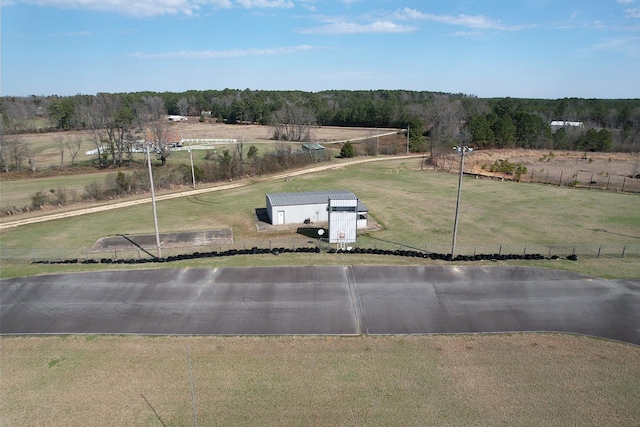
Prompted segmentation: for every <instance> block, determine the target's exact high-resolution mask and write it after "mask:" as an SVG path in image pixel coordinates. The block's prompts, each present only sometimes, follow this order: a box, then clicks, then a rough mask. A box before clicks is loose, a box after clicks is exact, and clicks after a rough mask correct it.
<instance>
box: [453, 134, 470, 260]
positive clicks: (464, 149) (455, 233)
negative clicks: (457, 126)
mask: <svg viewBox="0 0 640 427" xmlns="http://www.w3.org/2000/svg"><path fill="white" fill-rule="evenodd" d="M453 149H454V150H456V152H457V153H458V154H460V179H459V180H458V199H457V201H456V217H455V220H454V221H453V242H452V243H451V260H452V261H453V259H454V258H455V256H456V237H458V216H459V215H460V196H461V194H462V175H463V174H464V153H466V152H472V151H473V148H469V147H466V146H465V147H460V146H457V147H453Z"/></svg>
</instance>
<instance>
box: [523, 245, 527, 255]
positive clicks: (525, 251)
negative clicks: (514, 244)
mask: <svg viewBox="0 0 640 427" xmlns="http://www.w3.org/2000/svg"><path fill="white" fill-rule="evenodd" d="M526 254H527V247H526V246H525V247H524V252H522V255H526Z"/></svg>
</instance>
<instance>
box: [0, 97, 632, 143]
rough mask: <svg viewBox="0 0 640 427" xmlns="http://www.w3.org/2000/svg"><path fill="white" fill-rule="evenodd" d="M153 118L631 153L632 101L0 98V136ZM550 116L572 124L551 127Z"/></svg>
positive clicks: (121, 126) (124, 126)
mask: <svg viewBox="0 0 640 427" xmlns="http://www.w3.org/2000/svg"><path fill="white" fill-rule="evenodd" d="M158 114H171V115H182V116H193V117H200V120H217V121H219V122H224V123H232V124H233V123H258V124H263V125H270V126H273V128H274V132H273V135H274V139H282V140H294V141H302V140H307V139H309V138H310V134H309V129H310V128H312V127H313V126H364V127H372V128H375V127H394V128H403V129H406V128H409V129H410V131H409V133H410V137H411V147H412V149H413V150H414V151H422V150H424V149H430V150H434V149H436V148H438V147H444V146H451V145H455V144H470V145H474V146H477V147H480V148H503V147H504V148H511V147H524V148H545V149H567V150H584V151H627V152H638V151H640V99H580V98H564V99H555V100H548V99H516V98H491V99H484V98H477V97H475V96H472V95H464V94H448V93H437V92H416V91H404V90H372V91H346V90H334V91H323V92H302V91H260V90H250V89H245V90H235V89H224V90H205V91H187V92H183V93H172V92H165V93H157V92H138V93H122V94H98V95H76V96H69V97H60V96H30V97H2V98H0V115H1V118H2V135H3V136H6V135H10V134H16V133H27V132H42V131H54V130H70V129H86V130H93V131H97V130H98V129H97V128H108V127H110V126H111V128H113V129H114V132H116V131H119V132H120V134H121V137H124V135H125V134H126V133H127V132H129V130H130V129H134V128H135V127H136V126H137V127H138V128H139V127H140V126H142V124H145V126H147V128H148V127H149V126H148V123H149V120H148V118H149V116H154V117H157V116H158ZM141 116H144V117H145V119H144V120H141ZM554 120H555V121H565V122H581V126H566V127H564V126H561V127H557V126H554V127H552V126H551V122H552V121H554ZM290 125H295V126H290ZM116 133H117V132H116ZM3 145H4V144H3Z"/></svg>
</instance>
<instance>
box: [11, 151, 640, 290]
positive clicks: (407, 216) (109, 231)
mask: <svg viewBox="0 0 640 427" xmlns="http://www.w3.org/2000/svg"><path fill="white" fill-rule="evenodd" d="M457 184H458V180H457V175H455V174H447V173H440V172H433V171H421V170H420V160H419V159H418V158H415V159H410V160H390V161H380V162H374V163H367V164H360V165H354V166H349V167H344V168H341V169H338V170H332V171H327V172H321V173H314V174H309V175H302V176H296V177H294V178H290V179H279V180H274V181H271V180H268V179H266V180H259V181H256V182H254V183H251V184H249V185H247V186H245V187H242V188H237V189H233V190H226V191H220V192H211V193H206V194H201V195H198V196H194V197H184V198H179V199H173V200H167V201H162V202H159V203H158V220H159V227H160V232H161V233H163V232H166V233H169V232H176V231H197V230H210V229H216V228H231V229H232V230H233V236H234V239H235V244H236V247H243V245H244V246H247V247H252V246H254V245H255V246H260V247H268V246H269V245H270V244H272V243H273V244H282V245H288V246H292V245H298V246H299V245H301V244H305V245H306V244H308V243H309V239H308V238H305V237H304V236H302V235H300V234H297V233H296V232H295V230H292V231H284V232H277V233H274V232H269V233H259V232H258V231H257V230H256V227H255V223H254V211H255V209H256V208H264V207H265V194H266V193H275V192H290V191H291V192H294V191H319V190H330V189H347V190H351V191H353V192H354V193H355V194H356V195H357V196H358V197H359V198H360V199H361V200H362V202H363V203H364V204H365V205H366V206H367V207H368V208H369V213H370V216H371V218H373V220H375V221H376V222H377V223H379V224H380V225H381V226H382V229H380V230H377V231H368V232H361V233H359V236H358V242H357V243H356V245H358V246H361V247H384V248H403V247H413V248H417V249H421V250H428V251H432V252H441V253H448V252H449V251H450V249H451V240H452V234H453V219H454V213H455V204H456V195H457ZM639 212H640V197H639V196H638V195H635V194H620V193H613V192H605V191H601V190H591V191H589V190H575V189H570V188H566V187H562V188H559V187H556V186H550V185H547V186H545V185H540V184H528V183H514V182H502V181H499V180H491V179H473V178H470V177H466V178H465V179H464V182H463V191H462V201H461V213H460V222H459V228H458V239H457V245H458V246H457V248H458V251H457V252H458V253H466V254H471V253H473V252H477V253H495V252H497V251H498V250H500V248H501V247H502V251H503V253H509V251H510V250H511V251H518V252H520V251H523V248H527V250H528V251H529V253H531V252H533V251H539V252H541V253H543V254H544V255H546V253H545V252H546V249H545V248H546V246H548V245H558V244H561V245H566V246H567V247H566V249H563V250H566V251H567V253H566V254H564V255H569V254H570V252H571V251H572V248H573V246H574V245H577V246H578V247H580V245H590V246H592V247H594V248H597V246H598V245H603V247H604V250H603V255H607V253H606V251H607V245H617V249H616V250H617V253H616V255H615V256H609V257H605V256H603V257H602V258H582V259H580V260H579V261H578V262H577V263H575V262H571V261H555V262H551V261H549V262H547V261H544V262H536V263H535V265H538V266H544V267H552V268H563V269H570V270H573V271H579V272H583V273H586V274H594V275H598V276H601V277H617V278H638V277H640V267H638V265H639V263H638V248H639V246H638V245H639V244H640V214H639ZM153 232H154V225H153V217H152V210H151V205H150V204H146V205H141V206H137V207H131V208H124V209H119V210H114V211H109V212H104V213H100V214H91V215H85V216H80V217H74V218H70V219H63V220H57V221H51V222H44V223H39V224H33V225H29V226H23V227H19V228H15V229H7V230H4V231H2V232H1V234H0V239H1V242H2V245H1V247H2V251H3V253H4V254H5V255H4V257H5V258H10V257H11V254H12V253H21V254H24V256H25V257H26V258H27V259H29V258H30V257H32V256H33V257H38V255H39V254H42V256H54V255H55V256H60V257H87V256H91V254H89V253H88V250H89V249H90V248H91V246H92V245H93V244H94V243H95V242H96V241H97V240H98V239H99V238H101V237H105V236H113V235H118V234H126V235H135V234H152V233H153ZM311 244H314V243H313V242H311ZM624 245H628V246H629V250H628V251H627V256H626V257H625V258H622V257H621V250H622V247H623V246H624ZM212 249H215V250H218V249H219V248H218V247H215V248H206V249H205V250H212ZM222 249H223V248H222ZM198 250H200V251H202V250H203V248H198V247H193V248H188V247H187V248H185V249H184V252H186V253H190V252H194V251H198ZM543 251H545V252H543ZM6 254H9V255H6ZM45 254H54V255H45ZM241 258H243V257H233V258H230V259H222V258H219V259H216V266H242V265H251V264H252V263H255V264H256V265H274V264H293V265H299V264H300V263H304V264H316V263H317V264H327V263H337V264H341V263H345V262H348V263H352V264H367V263H377V264H385V263H394V264H395V263H397V262H405V260H402V261H400V260H399V259H397V258H389V257H380V256H368V257H367V256H363V257H360V256H358V257H356V256H352V257H350V258H349V260H348V261H345V260H344V258H341V257H336V256H326V255H318V256H308V255H307V256H305V257H303V258H301V257H298V256H296V255H285V256H281V257H272V256H262V257H244V259H241ZM412 262H414V263H415V262H416V261H415V260H413V261H412ZM423 262H428V261H423ZM211 263H212V261H211V260H207V261H189V262H188V265H190V266H199V267H203V266H207V265H210V264H211ZM184 265H185V264H184V263H171V264H166V265H163V266H164V267H176V268H180V267H182V266H184ZM528 265H531V262H529V263H528ZM79 268H82V269H95V268H99V266H98V267H95V266H94V267H84V266H72V267H70V266H56V267H52V266H39V267H38V266H26V265H24V263H23V265H18V266H14V265H12V264H11V263H6V264H5V266H4V268H3V269H2V272H1V273H0V274H2V276H3V277H9V276H12V275H13V276H15V275H23V274H36V273H48V272H52V270H53V271H55V272H60V271H70V270H73V269H79Z"/></svg>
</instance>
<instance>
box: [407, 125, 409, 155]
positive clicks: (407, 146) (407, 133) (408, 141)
mask: <svg viewBox="0 0 640 427" xmlns="http://www.w3.org/2000/svg"><path fill="white" fill-rule="evenodd" d="M408 155H409V125H407V156H408Z"/></svg>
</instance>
